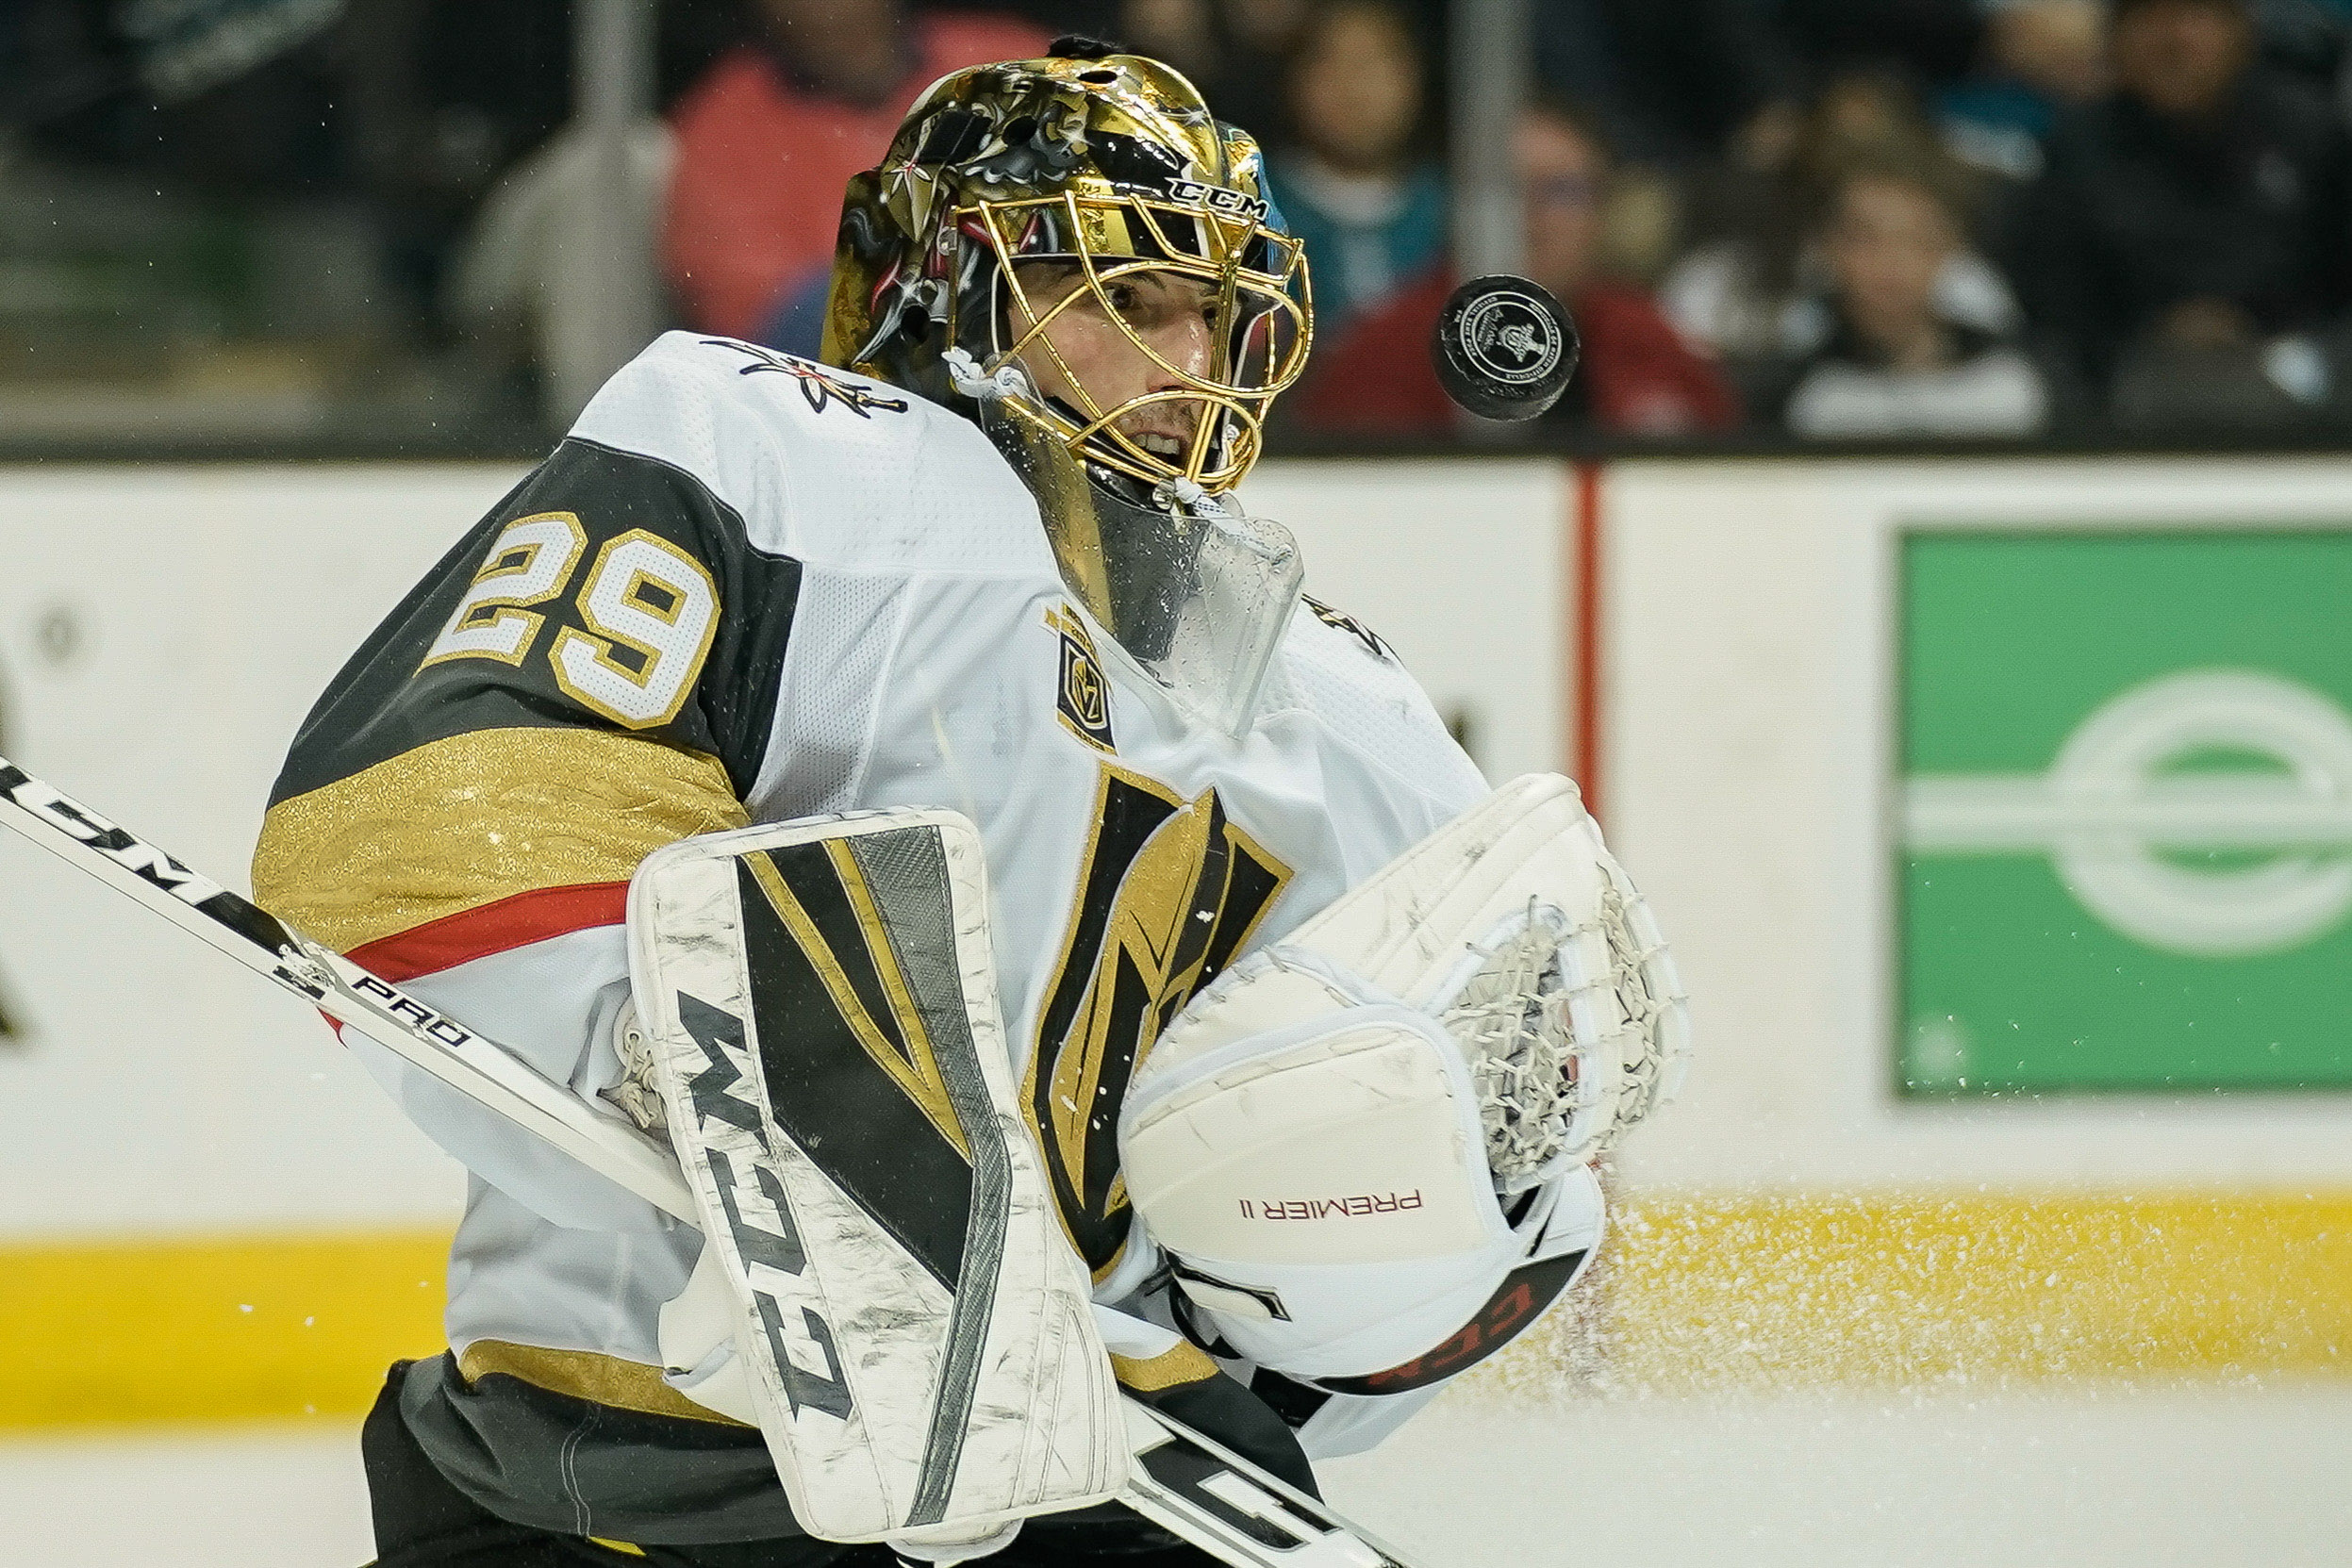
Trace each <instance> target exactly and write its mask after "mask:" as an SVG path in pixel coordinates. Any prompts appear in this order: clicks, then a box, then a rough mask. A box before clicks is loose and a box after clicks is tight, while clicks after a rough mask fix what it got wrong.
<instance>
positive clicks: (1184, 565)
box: [823, 54, 1312, 732]
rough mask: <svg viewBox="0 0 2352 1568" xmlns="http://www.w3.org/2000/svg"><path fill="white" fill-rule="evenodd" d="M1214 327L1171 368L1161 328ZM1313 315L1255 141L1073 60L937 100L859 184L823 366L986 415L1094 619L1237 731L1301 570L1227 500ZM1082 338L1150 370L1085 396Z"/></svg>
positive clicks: (1292, 376)
mask: <svg viewBox="0 0 2352 1568" xmlns="http://www.w3.org/2000/svg"><path fill="white" fill-rule="evenodd" d="M1196 311H1197V312H1198V315H1199V320H1200V321H1201V323H1202V325H1201V330H1200V334H1199V335H1198V337H1197V338H1195V341H1196V342H1198V343H1199V346H1200V347H1201V349H1202V350H1203V351H1204V352H1202V353H1200V354H1197V355H1196V354H1189V353H1187V354H1171V353H1170V352H1168V347H1167V338H1165V337H1164V336H1163V335H1162V334H1161V332H1160V331H1159V330H1158V329H1159V328H1160V326H1161V325H1162V324H1163V323H1164V322H1167V321H1168V320H1171V319H1173V316H1174V315H1184V317H1185V320H1186V323H1187V324H1188V323H1189V320H1190V316H1189V313H1191V312H1196ZM1311 322H1312V311H1311V305H1310V301H1309V296H1308V289H1307V274H1306V262H1305V257H1304V256H1303V254H1302V253H1301V251H1300V246H1299V243H1298V241H1296V240H1294V239H1291V238H1290V237H1288V236H1287V235H1285V234H1284V232H1283V230H1282V225H1281V220H1280V217H1279V215H1278V214H1277V213H1275V212H1274V210H1273V209H1272V207H1271V206H1270V204H1269V203H1268V202H1267V198H1266V193H1265V190H1264V184H1263V178H1262V170H1261V166H1260V158H1259V154H1258V149H1257V145H1256V143H1255V142H1254V141H1252V140H1251V139H1250V137H1249V136H1248V135H1247V134H1245V133H1244V132H1242V131H1239V130H1237V129H1235V128H1234V127H1233V126H1230V125H1222V124H1218V123H1217V121H1215V120H1214V119H1213V118H1211V116H1210V114H1209V111H1208V108H1207V106H1206V105H1205V104H1203V103H1202V101H1201V95H1200V93H1199V92H1198V91H1196V90H1195V89H1194V88H1193V87H1192V85H1191V84H1190V83H1189V82H1187V81H1185V80H1184V77H1183V76H1181V75H1179V74H1177V73H1176V72H1174V71H1173V70H1171V69H1169V68H1168V67H1167V66H1165V65H1162V64H1160V63H1159V62H1157V61H1155V60H1151V59H1146V58H1140V57H1137V56H1131V55H1116V54H1113V55H1104V56H1102V57H1101V58H1048V59H1037V60H1017V61H1012V62H1008V63H1004V64H998V65H986V66H978V67H974V68H972V69H970V70H967V71H962V72H958V73H956V74H952V75H950V76H948V77H946V78H944V79H943V80H941V81H939V82H938V83H936V84H935V85H934V86H933V87H932V88H931V89H930V90H929V91H926V92H925V93H924V94H923V95H922V97H921V98H919V100H917V102H916V104H915V107H913V108H912V109H911V110H909V111H908V114H907V117H906V120H905V122H904V123H903V124H902V125H901V126H900V129H899V133H898V136H897V137H896V139H895V140H893V141H892V143H891V146H890V151H889V154H888V156H887V157H886V158H885V159H884V160H883V163H882V165H881V167H879V168H877V169H874V170H871V171H870V172H868V173H863V174H860V175H858V176H857V177H856V178H855V179H853V180H852V181H851V182H850V187H849V190H848V194H847V196H846V198H845V200H844V203H843V207H842V216H841V231H840V240H839V248H838V250H837V252H836V257H835V262H834V274H833V289H832V295H831V299H830V302H829V304H828V307H827V313H826V321H825V338H824V350H823V357H824V358H825V360H826V361H827V362H828V363H830V364H834V365H837V366H841V367H843V368H845V369H848V370H851V371H856V372H857V373H859V374H863V375H869V376H872V377H875V378H877V379H880V380H885V381H888V382H891V383H893V384H895V385H897V386H901V387H905V388H909V389H911V390H913V391H916V392H919V393H920V394H922V395H923V396H925V397H927V398H930V399H931V400H932V401H934V402H936V403H939V404H944V405H946V406H948V407H951V408H953V409H956V410H957V411H959V412H962V413H964V414H966V415H967V416H969V417H970V418H972V419H973V420H975V421H977V422H978V423H979V424H980V425H981V427H982V428H983V429H984V430H985V431H986V432H987V434H988V436H989V437H990V438H991V440H992V441H993V442H994V443H995V444H996V446H997V447H998V449H999V450H1000V451H1001V452H1002V453H1003V454H1004V455H1005V457H1006V458H1007V460H1008V461H1010V462H1011V463H1012V465H1013V467H1014V468H1015V470H1017V471H1018V472H1019V474H1020V475H1021V478H1022V479H1023V481H1024V482H1025V483H1026V484H1027V486H1028V487H1029V489H1030V491H1031V493H1032V494H1033V495H1034V496H1035V498H1036V501H1037V504H1038V509H1039V513H1040V516H1041V518H1042V519H1043V521H1044V524H1045V528H1046V531H1047V535H1048V537H1049V539H1050V541H1051V543H1052V549H1053V553H1054V557H1055V561H1056V563H1057V565H1058V566H1059V568H1060V570H1061V575H1062V577H1063V580H1064V582H1065V584H1066V585H1067V586H1068V588H1069V591H1070V592H1071V594H1072V595H1073V596H1074V597H1075V598H1076V599H1077V600H1078V601H1079V602H1081V603H1082V604H1084V605H1085V609H1086V612H1087V614H1088V615H1090V616H1091V617H1092V618H1093V619H1095V620H1096V621H1097V622H1098V623H1099V624H1100V625H1101V627H1102V628H1103V630H1104V631H1106V632H1107V633H1109V635H1111V637H1112V638H1113V639H1114V640H1115V641H1116V642H1117V643H1118V646H1119V647H1120V648H1121V649H1123V650H1124V651H1125V652H1127V653H1128V654H1129V655H1130V656H1131V657H1132V658H1134V659H1135V661H1136V662H1137V663H1138V664H1139V665H1141V666H1142V667H1143V668H1144V670H1145V672H1146V673H1147V674H1149V675H1150V676H1151V678H1152V679H1154V680H1155V681H1157V682H1158V683H1159V684H1160V685H1162V686H1164V687H1166V688H1167V689H1168V691H1169V692H1171V693H1172V694H1173V695H1174V696H1175V697H1176V698H1177V699H1178V700H1179V701H1181V702H1182V703H1183V704H1184V706H1185V707H1186V708H1187V709H1188V710H1190V711H1191V712H1192V713H1193V714H1194V715H1195V717H1197V718H1204V719H1206V720H1208V721H1210V722H1212V723H1214V724H1216V725H1217V727H1219V728H1221V729H1224V730H1227V731H1229V732H1239V731H1241V730H1244V729H1246V728H1247V726H1248V722H1249V718H1250V715H1251V712H1252V711H1253V710H1254V708H1255V705H1256V698H1257V693H1258V689H1259V686H1260V685H1261V684H1262V682H1263V679H1264V675H1265V672H1266V669H1267V665H1268V663H1269V661H1270V660H1271V657H1272V654H1273V651H1274V648H1275V646H1276V644H1277V643H1278V642H1279V639H1280V636H1281V633H1282V630H1283V628H1284V626H1285V625H1286V624H1287V622H1288V620H1289V618H1290V615H1291V613H1292V610H1293V608H1294V606H1295V604H1296V602H1297V595H1298V586H1299V580H1300V563H1299V559H1298V553H1297V550H1296V547H1295V545H1294V544H1293V542H1292V540H1291V538H1290V536H1289V535H1288V534H1287V533H1286V532H1285V531H1284V530H1283V529H1281V528H1280V527H1278V526H1276V525H1274V524H1271V523H1267V522H1265V521H1263V520H1254V519H1251V518H1248V517H1246V516H1245V515H1243V514H1242V513H1241V512H1240V510H1239V509H1238V508H1237V507H1236V506H1234V504H1233V503H1232V502H1231V501H1230V499H1228V497H1229V494H1230V492H1231V491H1232V489H1233V487H1234V486H1235V485H1237V484H1238V483H1239V482H1240V481H1241V479H1242V477H1243V475H1244V474H1246V473H1247V472H1248V471H1249V470H1250V468H1251V464H1252V463H1254V462H1255V461H1256V459H1257V455H1258V453H1259V450H1260V447H1261V444H1262V441H1263V423H1264V420H1265V417H1266V413H1267V408H1268V406H1269V405H1270V404H1271V403H1272V401H1273V399H1274V397H1275V395H1276V394H1277V393H1279V392H1280V391H1281V390H1282V389H1283V388H1285V387H1287V386H1288V385H1289V384H1290V383H1291V382H1292V381H1294V380H1296V379H1297V377H1298V374H1299V371H1300V369H1301V367H1302V366H1303V365H1304V363H1305V358H1306V352H1307V346H1308V342H1309V340H1310V338H1311V336H1312V329H1311ZM1082 327H1083V328H1084V329H1085V330H1086V331H1088V332H1090V333H1092V334H1093V335H1094V336H1095V338H1097V339H1098V340H1103V339H1104V338H1105V337H1106V335H1107V340H1108V341H1109V342H1110V343H1111V344H1112V345H1113V347H1114V349H1115V350H1116V351H1120V352H1122V353H1123V355H1124V356H1125V363H1128V364H1130V365H1133V366H1135V367H1137V368H1138V369H1141V370H1142V371H1143V374H1142V376H1141V378H1140V381H1139V384H1138V388H1137V389H1134V390H1132V391H1129V390H1128V389H1127V388H1113V387H1106V386H1103V385H1100V384H1098V385H1093V386H1090V385H1089V384H1088V380H1087V367H1085V366H1084V365H1080V364H1075V363H1073V362H1072V355H1071V354H1070V352H1069V344H1070V341H1071V335H1072V334H1073V332H1075V331H1076V330H1078V329H1080V328H1082ZM1096 379H1097V381H1098V383H1100V382H1101V381H1102V380H1103V379H1105V378H1104V377H1103V376H1102V375H1101V372H1100V371H1097V372H1096ZM1121 392H1126V393H1127V395H1118V393H1121Z"/></svg>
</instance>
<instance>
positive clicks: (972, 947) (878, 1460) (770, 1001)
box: [629, 811, 1126, 1541]
mask: <svg viewBox="0 0 2352 1568" xmlns="http://www.w3.org/2000/svg"><path fill="white" fill-rule="evenodd" d="M986 909H987V889H986V871H985V865H984V862H983V859H982V854H981V848H980V840H979V834H978V833H977V831H976V830H974V829H973V828H972V826H971V824H970V823H969V822H968V821H966V820H965V819H964V818H963V817H958V816H956V815H955V814H953V813H952V812H911V811H902V812H869V813H861V814H859V815H857V816H855V817H831V818H820V819H816V820H814V821H809V822H802V823H795V824H785V825H777V826H767V827H759V828H752V829H746V830H743V831H740V832H737V833H730V834H712V835H709V836H705V837H701V838H691V839H687V840H686V841H684V842H682V843H679V844H675V845H672V846H671V847H670V848H669V849H667V850H661V851H659V852H658V853H656V854H654V855H652V856H650V857H649V858H648V859H647V860H646V861H645V863H644V865H643V867H641V868H640V869H639V870H638V874H637V877H636V878H635V880H634V881H633V882H632V883H631V885H630V896H629V947H630V982H631V988H632V991H633V994H634V996H635V999H636V1001H637V1006H638V1014H639V1017H640V1019H641V1021H642V1023H643V1026H644V1028H645V1030H646V1034H647V1038H648V1040H649V1041H650V1042H651V1043H652V1046H653V1050H654V1076H655V1080H656V1082H657V1084H658V1086H659V1088H660V1090H661V1096H662V1100H663V1105H664V1110H665V1114H666V1116H667V1118H668V1122H669V1127H670V1133H671V1144H672V1147H675V1148H676V1150H677V1151H678V1156H679V1160H680V1163H681V1164H683V1166H684V1167H685V1170H686V1173H687V1179H688V1180H689V1181H690V1182H691V1183H692V1185H693V1188H694V1192H695V1197H696V1200H697V1204H698V1206H699V1207H700V1209H701V1210H702V1213H703V1216H704V1231H705V1234H706V1235H707V1237H708V1245H710V1246H715V1247H717V1248H719V1249H720V1252H719V1263H721V1265H722V1266H721V1272H722V1273H723V1275H724V1276H725V1279H726V1280H727V1283H728V1285H729V1287H730V1290H731V1292H732V1294H733V1296H734V1298H735V1304H736V1307H737V1316H736V1319H735V1329H734V1338H735V1345H736V1349H737V1356H738V1357H739V1358H740V1360H741V1361H742V1362H743V1364H744V1366H745V1368H746V1370H747V1372H748V1373H749V1377H748V1378H747V1379H746V1380H747V1382H748V1383H749V1386H750V1388H751V1395H752V1405H753V1407H754V1410H755V1411H756V1412H757V1414H758V1416H759V1425H760V1429H761V1431H762V1432H763V1433H764V1434H765V1436H766V1437H767V1440H768V1446H769V1450H770V1453H771V1454H772V1455H773V1456H774V1459H775V1461H776V1468H777V1472H778V1474H779V1476H780V1477H782V1479H783V1481H784V1485H785V1490H786V1493H787V1495H788V1496H789V1497H790V1499H791V1503H792V1510H793V1513H794V1516H795V1517H796V1518H798V1519H799V1520H800V1521H801V1523H802V1524H803V1527H806V1528H807V1529H808V1530H809V1532H810V1533H811V1534H813V1535H816V1536H819V1537H820V1538H822V1539H825V1540H831V1541H874V1540H880V1539H883V1538H885V1537H886V1536H893V1535H903V1534H904V1533H906V1532H907V1531H909V1530H913V1529H925V1528H932V1527H959V1528H960V1527H983V1526H986V1525H988V1524H990V1523H992V1522H999V1521H1002V1520H1004V1519H1008V1518H1014V1517H1019V1516H1022V1515H1026V1514H1029V1513H1033V1512H1039V1511H1045V1510H1055V1509H1065V1508H1075V1507H1079V1506H1082V1505H1084V1504H1085V1503H1089V1502H1094V1501H1099V1500H1101V1499H1102V1498H1104V1497H1107V1496H1109V1495H1111V1494H1114V1493H1116V1492H1117V1491H1118V1488H1119V1487H1120V1486H1121V1485H1123V1484H1124V1483H1125V1475H1126V1463H1125V1458H1126V1446H1125V1443H1124V1440H1123V1437H1122V1436H1121V1432H1122V1430H1123V1428H1121V1426H1120V1421H1121V1417H1120V1413H1119V1410H1118V1386H1117V1384H1116V1382H1115V1381H1114V1380H1113V1378H1112V1376H1111V1370H1110V1362H1109V1358H1108V1356H1107V1354H1106V1353H1105V1352H1104V1350H1103V1349H1102V1346H1101V1340H1100V1338H1099V1337H1098V1336H1097V1334H1096V1332H1095V1329H1094V1322H1093V1316H1092V1311H1091V1307H1090V1304H1089V1301H1088V1290H1089V1284H1088V1281H1087V1279H1086V1277H1085V1271H1084V1269H1083V1268H1082V1267H1081V1266H1080V1265H1079V1263H1078V1260H1077V1258H1076V1257H1075V1256H1073V1255H1072V1253H1071V1252H1070V1250H1069V1246H1068V1242H1067V1241H1065V1240H1064V1239H1063V1236H1062V1233H1061V1226H1060V1222H1059V1220H1058V1218H1057V1217H1056V1213H1055V1208H1054V1203H1053V1198H1052V1194H1051V1192H1050V1190H1049V1187H1048V1185H1047V1181H1046V1178H1045V1175H1044V1173H1043V1171H1042V1169H1041V1167H1040V1164H1039V1161H1038V1157H1037V1153H1036V1151H1035V1147H1034V1146H1033V1145H1032V1144H1031V1142H1030V1140H1029V1138H1028V1135H1027V1134H1026V1132H1025V1131H1024V1130H1023V1128H1022V1126H1021V1120H1020V1116H1019V1106H1018V1101H1017V1099H1016V1097H1015V1092H1014V1086H1013V1075H1012V1069H1011V1065H1010V1058H1009V1056H1008V1054H1007V1051H1006V1048H1005V1041H1004V1031H1003V1025H1002V1020H1001V1019H1000V1017H999V1016H998V1012H997V1000H996V980H995V975H994V972H993V970H992V968H991V959H990V954H989V949H988V937H987V928H986Z"/></svg>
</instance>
